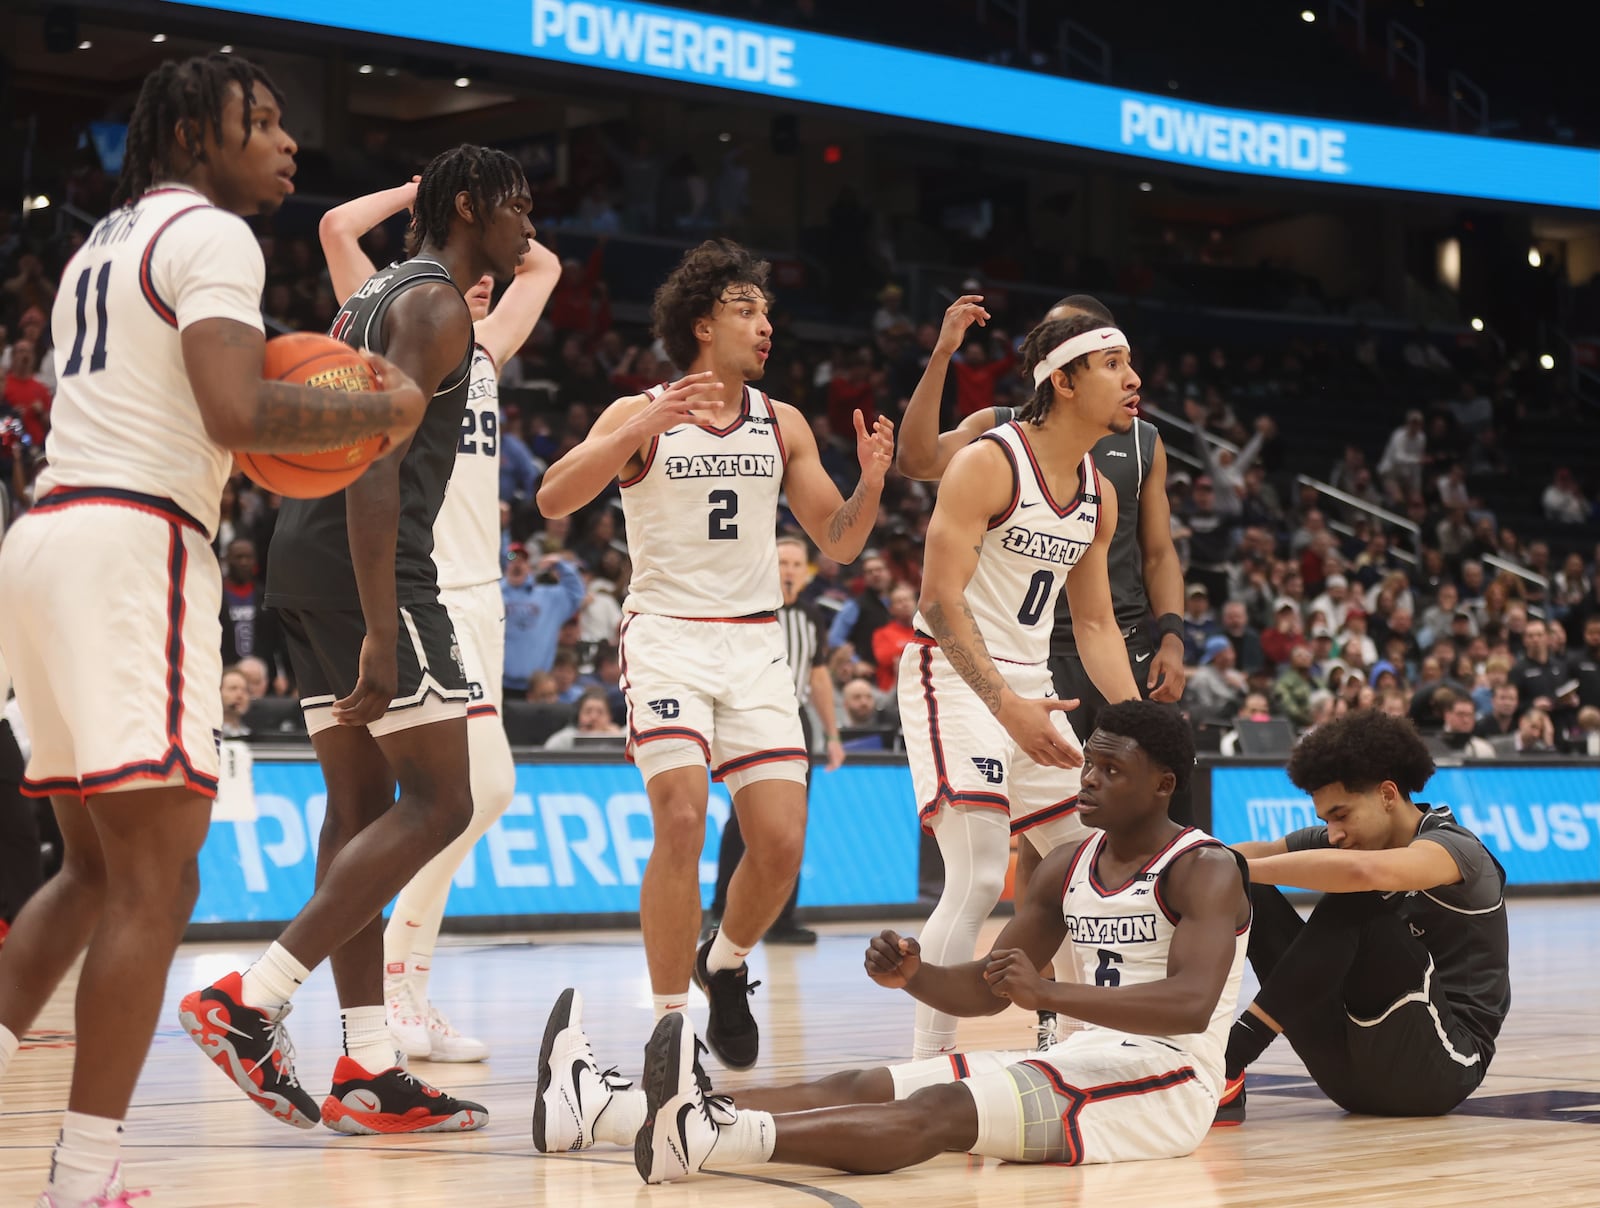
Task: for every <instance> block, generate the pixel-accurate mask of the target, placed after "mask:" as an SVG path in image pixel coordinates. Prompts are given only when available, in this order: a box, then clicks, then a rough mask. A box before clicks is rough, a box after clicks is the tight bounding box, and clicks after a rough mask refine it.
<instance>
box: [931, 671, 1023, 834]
mask: <svg viewBox="0 0 1600 1208" xmlns="http://www.w3.org/2000/svg"><path fill="white" fill-rule="evenodd" d="M933 646H934V643H932V642H931V641H930V642H928V643H927V644H925V645H923V646H922V653H921V654H920V656H919V661H920V662H921V664H922V669H921V671H920V672H919V675H920V677H921V679H922V699H923V700H924V701H925V702H926V703H927V706H928V739H929V745H930V746H932V748H933V770H934V775H935V777H936V778H937V786H936V787H935V789H934V793H933V799H932V800H931V801H927V802H925V803H924V804H923V805H922V808H921V809H919V810H918V811H917V818H918V819H919V820H920V821H921V823H922V829H923V831H924V832H925V833H927V834H930V835H931V834H933V816H934V815H935V814H937V813H938V812H939V809H940V807H941V806H945V805H971V806H975V807H977V808H979V809H998V810H1005V811H1006V812H1007V813H1010V811H1011V799H1010V798H1009V797H1007V796H1005V795H1004V794H1001V793H979V792H963V793H958V792H956V790H955V787H954V786H953V785H952V784H951V783H950V776H949V773H948V772H947V771H946V770H945V763H944V741H943V740H942V739H941V738H940V737H939V701H938V699H937V698H936V697H935V696H934V691H933Z"/></svg>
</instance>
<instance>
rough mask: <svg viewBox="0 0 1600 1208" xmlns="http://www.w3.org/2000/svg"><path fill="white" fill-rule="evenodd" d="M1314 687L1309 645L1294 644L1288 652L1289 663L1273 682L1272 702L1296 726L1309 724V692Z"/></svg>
mask: <svg viewBox="0 0 1600 1208" xmlns="http://www.w3.org/2000/svg"><path fill="white" fill-rule="evenodd" d="M1315 687H1316V683H1315V682H1314V681H1313V680H1312V678H1311V647H1309V646H1306V645H1304V644H1302V645H1299V646H1296V647H1295V648H1294V649H1293V650H1292V651H1291V652H1290V654H1289V665H1288V666H1287V667H1285V668H1284V669H1283V670H1282V671H1280V672H1279V673H1278V678H1277V680H1275V681H1274V682H1273V685H1272V703H1273V704H1274V705H1275V706H1276V707H1277V710H1278V712H1279V713H1281V714H1283V716H1285V717H1287V718H1288V719H1289V720H1290V721H1292V722H1293V723H1294V724H1295V725H1296V726H1301V727H1304V726H1309V725H1310V724H1311V693H1312V690H1313V689H1314V688H1315Z"/></svg>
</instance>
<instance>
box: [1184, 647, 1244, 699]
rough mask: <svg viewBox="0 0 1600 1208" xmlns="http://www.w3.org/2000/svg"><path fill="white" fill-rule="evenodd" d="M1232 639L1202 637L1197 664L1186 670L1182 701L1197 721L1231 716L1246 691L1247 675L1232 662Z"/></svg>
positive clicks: (1233, 655) (1233, 656) (1234, 657)
mask: <svg viewBox="0 0 1600 1208" xmlns="http://www.w3.org/2000/svg"><path fill="white" fill-rule="evenodd" d="M1235 660H1236V656H1235V654H1234V651H1233V643H1232V642H1230V641H1229V640H1228V638H1227V636H1226V635H1225V634H1220V633H1219V634H1214V635H1212V636H1211V637H1209V638H1207V639H1206V644H1205V649H1204V651H1202V652H1201V655H1200V665H1199V666H1198V667H1196V668H1195V669H1194V670H1193V671H1191V672H1190V673H1189V677H1188V681H1187V682H1186V684H1185V685H1184V690H1183V702H1184V704H1185V705H1187V706H1188V707H1189V711H1190V714H1191V715H1192V716H1193V717H1194V718H1195V719H1196V720H1197V721H1212V720H1218V719H1221V718H1224V717H1228V716H1231V715H1232V714H1233V713H1234V712H1235V711H1236V710H1237V709H1238V707H1239V702H1240V701H1242V700H1243V699H1244V697H1245V695H1246V691H1247V686H1248V685H1247V679H1246V676H1245V674H1244V672H1243V671H1240V670H1239V669H1238V667H1237V665H1236V662H1235Z"/></svg>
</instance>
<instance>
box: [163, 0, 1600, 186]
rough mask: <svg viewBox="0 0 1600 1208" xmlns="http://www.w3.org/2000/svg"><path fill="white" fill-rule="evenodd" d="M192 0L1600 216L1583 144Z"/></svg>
mask: <svg viewBox="0 0 1600 1208" xmlns="http://www.w3.org/2000/svg"><path fill="white" fill-rule="evenodd" d="M189 4H190V6H191V7H199V8H210V9H222V10H224V11H230V12H240V13H250V14H254V15H256V16H262V17H275V18H280V19H282V20H286V21H303V22H307V23H310V24H314V25H325V26H333V27H337V28H340V29H348V30H356V31H359V32H362V33H372V34H385V35H389V36H392V37H396V38H409V39H412V40H415V41H419V42H429V43H442V44H447V45H455V46H465V47H471V48H473V49H477V50H487V51H495V52H498V53H501V54H510V55H524V56H531V57H533V58H537V59H548V60H554V61H559V62H563V63H575V64H580V65H583V66H586V67H599V68H605V69H607V70H610V71H620V72H627V73H629V74H632V75H641V76H652V77H654V78H656V79H662V80H676V81H682V82H687V83H693V84H706V85H711V86H714V87H718V88H731V89H736V90H738V91H741V92H751V93H759V94H761V95H764V96H772V97H782V98H785V99H787V100H791V101H796V102H806V103H810V104H816V105H832V106H837V107H839V108H843V109H854V110H861V111H864V112H867V113H878V114H884V115H887V116H891V117H901V118H910V119H913V120H915V121H923V122H936V123H938V124H940V125H945V126H954V127H958V128H963V129H971V130H983V131H988V132H991V133H994V134H1003V135H1012V136H1016V137H1019V138H1028V139H1037V140H1039V141H1041V142H1046V143H1060V144H1065V145H1069V146H1075V147H1084V148H1088V149H1090V150H1094V151H1106V152H1111V153H1114V154H1119V155H1131V156H1136V157H1138V158H1141V159H1149V160H1160V161H1164V162H1167V163H1175V164H1187V165H1190V166H1193V167H1201V168H1212V169H1215V170H1217V171H1221V172H1243V173H1247V174H1251V175H1256V176H1276V177H1282V178H1285V179H1290V180H1315V181H1322V182H1326V183H1329V184H1342V185H1366V186H1370V187H1372V188H1379V189H1403V190H1407V191H1411V192H1419V193H1436V194H1444V195H1447V196H1453V197H1482V198H1492V199H1495V200H1499V201H1515V202H1527V203H1530V204H1535V205H1546V206H1570V207H1574V208H1579V209H1587V210H1593V209H1600V152H1597V151H1594V150H1588V149H1583V148H1574V147H1556V146H1544V145H1540V144H1536V143H1521V142H1511V141H1507V140H1504V139H1488V138H1476V137H1470V136H1466V135H1459V134H1444V133H1437V132H1432V131H1424V130H1405V129H1400V128H1396V127H1388V126H1370V125H1365V124H1362V123H1357V122H1332V121H1325V120H1322V119H1319V118H1308V117H1291V116H1283V115H1277V114H1269V113H1259V112H1251V111H1245V110H1236V109H1219V108H1215V107H1213V106H1209V105H1196V104H1189V103H1187V102H1182V101H1176V100H1173V99H1171V98H1169V97H1163V96H1155V95H1150V94H1146V93H1137V92H1124V91H1122V90H1120V89H1115V88H1108V87H1105V86H1103V85H1099V84H1086V83H1083V82H1082V81H1079V80H1068V79H1062V78H1059V77H1055V76H1048V75H1040V74H1036V73H1033V72H1023V71H1017V70H1014V69H1011V68H1005V67H996V66H993V65H991V64H987V63H975V62H968V61H966V60H961V59H951V58H946V57H944V56H942V55H934V54H928V53H926V52H923V51H914V50H902V49H898V48H895V47H889V46H880V45H876V44H874V43H870V42H858V41H854V40H851V39H847V38H836V37H830V36H828V35H826V34H816V33H809V32H806V31H802V30H791V29H782V28H779V27H776V26H771V25H760V24H756V23H754V22H749V21H732V20H727V19H724V18H722V17H720V16H706V15H702V14H698V13H691V12H685V11H682V10H679V9H672V8H660V7H657V6H654V5H648V4H634V3H627V2H624V0H610V2H607V3H598V2H591V0H475V2H474V3H473V5H472V6H471V9H470V11H469V12H467V13H465V14H464V13H463V12H462V10H459V9H455V8H452V7H451V6H449V5H440V4H437V3H435V2H434V0H344V2H343V3H340V4H328V3H327V2H326V0H189ZM290 118H291V125H292V119H293V115H292V114H291V115H290Z"/></svg>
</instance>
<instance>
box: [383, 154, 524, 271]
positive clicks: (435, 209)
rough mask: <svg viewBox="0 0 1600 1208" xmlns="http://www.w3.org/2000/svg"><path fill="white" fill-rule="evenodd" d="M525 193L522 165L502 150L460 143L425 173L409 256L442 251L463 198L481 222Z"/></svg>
mask: <svg viewBox="0 0 1600 1208" xmlns="http://www.w3.org/2000/svg"><path fill="white" fill-rule="evenodd" d="M527 188H528V183H527V178H526V177H525V176H524V175H523V172H522V165H521V164H519V163H517V161H516V160H514V159H512V158H511V156H509V155H507V154H506V153H505V152H504V151H496V150H495V149H494V148H493V147H477V146H474V145H472V144H471V143H462V144H461V145H460V146H459V147H456V148H454V149H453V150H450V151H443V152H440V153H439V154H438V155H435V156H434V157H433V159H432V161H431V162H430V163H429V164H428V166H427V167H426V168H424V169H423V170H422V180H421V181H420V182H419V183H418V185H417V200H416V204H415V205H414V206H413V207H412V211H411V225H410V226H409V227H408V228H406V254H407V255H408V256H415V255H416V254H417V250H418V249H419V248H421V247H422V245H423V244H425V243H426V244H432V245H433V246H434V247H443V246H444V244H445V242H446V240H448V239H449V238H450V223H451V222H452V221H453V220H454V219H455V217H456V197H457V196H458V195H459V194H462V193H465V194H466V195H467V196H468V197H469V198H471V200H472V215H473V221H474V222H480V223H481V222H483V221H484V220H485V219H486V218H487V217H488V214H489V212H490V211H491V210H493V209H494V208H495V207H496V206H497V205H499V204H500V203H501V202H502V201H504V200H505V199H506V198H507V197H513V196H515V195H516V194H518V193H523V192H526V191H527Z"/></svg>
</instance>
